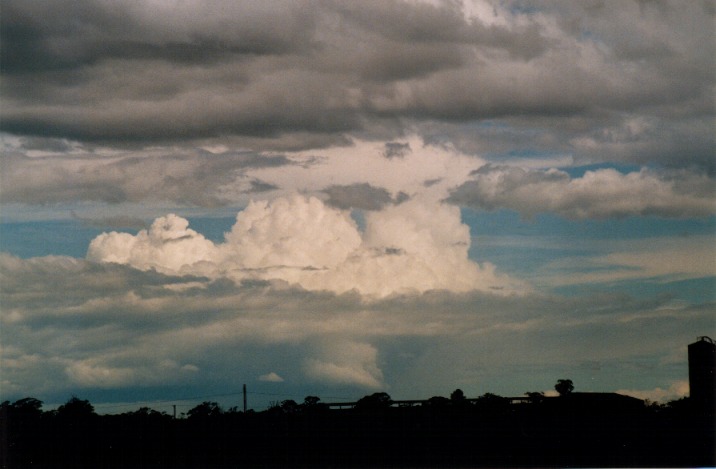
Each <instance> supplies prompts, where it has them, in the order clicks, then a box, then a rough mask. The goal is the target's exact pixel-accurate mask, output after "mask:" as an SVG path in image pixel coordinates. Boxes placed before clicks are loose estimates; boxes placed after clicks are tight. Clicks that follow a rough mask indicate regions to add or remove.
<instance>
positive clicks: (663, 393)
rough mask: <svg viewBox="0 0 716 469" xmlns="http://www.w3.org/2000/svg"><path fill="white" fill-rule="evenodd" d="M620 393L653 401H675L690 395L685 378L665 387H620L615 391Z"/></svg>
mask: <svg viewBox="0 0 716 469" xmlns="http://www.w3.org/2000/svg"><path fill="white" fill-rule="evenodd" d="M615 392H617V393H619V394H625V395H627V396H633V397H636V398H639V399H644V400H647V399H648V400H649V401H651V402H660V403H662V404H663V403H666V402H669V401H675V400H678V399H681V398H683V397H686V396H688V395H689V382H688V381H685V380H681V381H675V382H673V383H671V384H670V385H669V387H668V388H666V389H664V388H661V387H657V388H654V389H619V390H617V391H615Z"/></svg>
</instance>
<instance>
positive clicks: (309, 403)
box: [303, 396, 321, 407]
mask: <svg viewBox="0 0 716 469" xmlns="http://www.w3.org/2000/svg"><path fill="white" fill-rule="evenodd" d="M320 400H321V398H320V397H318V396H306V397H304V398H303V405H304V406H305V407H313V406H315V405H318V401H320Z"/></svg>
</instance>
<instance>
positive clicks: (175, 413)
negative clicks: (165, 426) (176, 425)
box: [172, 404, 177, 420]
mask: <svg viewBox="0 0 716 469" xmlns="http://www.w3.org/2000/svg"><path fill="white" fill-rule="evenodd" d="M172 407H173V408H174V420H176V419H177V405H176V404H172Z"/></svg>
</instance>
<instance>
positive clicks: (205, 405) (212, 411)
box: [187, 401, 223, 419]
mask: <svg viewBox="0 0 716 469" xmlns="http://www.w3.org/2000/svg"><path fill="white" fill-rule="evenodd" d="M222 413H223V411H222V410H221V407H219V404H218V403H216V402H211V401H204V402H202V403H201V404H199V405H198V406H196V407H194V408H192V409H189V412H187V415H188V416H189V418H190V419H203V418H208V417H216V416H218V415H221V414H222Z"/></svg>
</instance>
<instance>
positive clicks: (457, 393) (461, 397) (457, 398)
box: [450, 389, 465, 403]
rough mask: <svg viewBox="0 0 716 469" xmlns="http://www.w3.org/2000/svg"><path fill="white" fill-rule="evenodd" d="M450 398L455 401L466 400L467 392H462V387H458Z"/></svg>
mask: <svg viewBox="0 0 716 469" xmlns="http://www.w3.org/2000/svg"><path fill="white" fill-rule="evenodd" d="M450 400H451V401H452V402H453V403H461V402H465V393H464V392H462V389H456V390H454V391H453V392H452V393H451V394H450Z"/></svg>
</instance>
